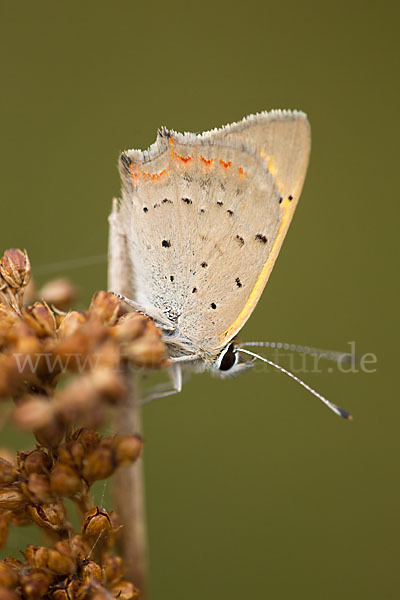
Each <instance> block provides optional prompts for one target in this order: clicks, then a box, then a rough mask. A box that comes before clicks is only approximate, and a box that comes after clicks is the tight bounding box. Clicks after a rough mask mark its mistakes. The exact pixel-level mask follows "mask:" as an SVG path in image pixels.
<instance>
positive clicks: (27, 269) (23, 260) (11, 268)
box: [0, 248, 31, 289]
mask: <svg viewBox="0 0 400 600" xmlns="http://www.w3.org/2000/svg"><path fill="white" fill-rule="evenodd" d="M0 275H1V276H2V277H3V279H4V281H6V282H7V283H8V285H9V286H10V287H12V288H15V289H19V288H23V287H25V286H26V285H28V282H29V279H30V276H31V265H30V262H29V258H28V255H27V253H26V252H22V250H19V249H18V248H10V249H9V250H6V251H5V252H4V255H3V256H2V258H0Z"/></svg>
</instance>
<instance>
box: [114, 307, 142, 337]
mask: <svg viewBox="0 0 400 600" xmlns="http://www.w3.org/2000/svg"><path fill="white" fill-rule="evenodd" d="M148 320H149V318H148V317H146V316H145V315H141V314H140V313H134V312H132V313H127V314H126V315H123V316H122V317H121V318H120V319H118V322H117V324H116V325H114V327H113V328H112V329H111V335H113V337H115V339H117V340H118V342H132V341H133V340H135V339H136V338H138V337H140V336H141V335H143V333H144V331H145V329H146V326H147V322H148Z"/></svg>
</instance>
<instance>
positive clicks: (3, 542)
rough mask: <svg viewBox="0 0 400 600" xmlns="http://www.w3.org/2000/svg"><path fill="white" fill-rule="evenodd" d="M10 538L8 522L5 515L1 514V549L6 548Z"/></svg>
mask: <svg viewBox="0 0 400 600" xmlns="http://www.w3.org/2000/svg"><path fill="white" fill-rule="evenodd" d="M7 537H8V521H7V517H6V516H5V515H1V514H0V548H4V546H5V545H6V543H7Z"/></svg>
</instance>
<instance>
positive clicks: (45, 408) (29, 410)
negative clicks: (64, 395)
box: [14, 396, 54, 431]
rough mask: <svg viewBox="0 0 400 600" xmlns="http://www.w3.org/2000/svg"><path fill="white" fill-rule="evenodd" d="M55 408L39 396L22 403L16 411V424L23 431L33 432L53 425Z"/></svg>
mask: <svg viewBox="0 0 400 600" xmlns="http://www.w3.org/2000/svg"><path fill="white" fill-rule="evenodd" d="M53 421H54V408H53V406H52V404H51V403H50V402H49V401H48V400H47V399H45V398H44V397H43V398H40V397H38V396H35V397H31V398H28V399H27V400H24V401H23V402H20V403H19V404H18V406H17V407H16V408H15V410H14V422H15V424H16V425H17V426H18V427H20V428H21V429H25V430H28V431H32V430H35V429H39V428H41V427H45V426H47V425H49V424H52V423H53Z"/></svg>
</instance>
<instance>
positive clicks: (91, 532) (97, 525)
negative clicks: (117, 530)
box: [82, 506, 112, 538]
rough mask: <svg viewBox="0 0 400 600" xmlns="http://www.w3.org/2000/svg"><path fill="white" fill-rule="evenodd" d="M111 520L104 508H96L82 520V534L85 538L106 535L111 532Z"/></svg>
mask: <svg viewBox="0 0 400 600" xmlns="http://www.w3.org/2000/svg"><path fill="white" fill-rule="evenodd" d="M111 527H112V526H111V520H110V516H109V514H108V512H107V511H106V510H105V509H104V508H100V507H99V506H96V508H93V509H92V510H90V511H89V512H87V513H86V515H85V516H84V518H83V522H82V533H83V534H84V535H85V536H87V537H90V538H92V537H98V536H99V535H101V534H104V533H108V532H109V531H110V530H111Z"/></svg>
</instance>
